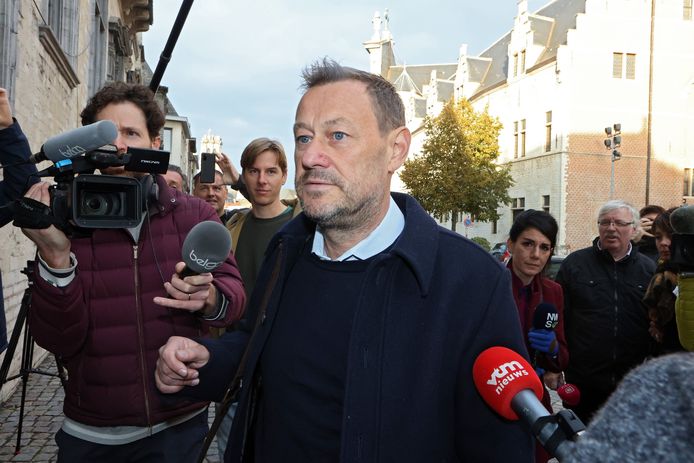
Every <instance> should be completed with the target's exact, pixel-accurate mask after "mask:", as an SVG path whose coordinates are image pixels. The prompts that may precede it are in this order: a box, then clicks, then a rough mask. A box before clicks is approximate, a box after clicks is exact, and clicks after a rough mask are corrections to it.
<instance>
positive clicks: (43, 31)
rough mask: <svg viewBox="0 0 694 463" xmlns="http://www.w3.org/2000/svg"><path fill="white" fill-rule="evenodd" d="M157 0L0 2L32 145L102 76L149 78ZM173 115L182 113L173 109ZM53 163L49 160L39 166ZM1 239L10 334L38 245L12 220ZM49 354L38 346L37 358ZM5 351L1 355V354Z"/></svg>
mask: <svg viewBox="0 0 694 463" xmlns="http://www.w3.org/2000/svg"><path fill="white" fill-rule="evenodd" d="M152 2H153V0H2V1H0V86H1V87H3V88H6V89H8V90H9V94H10V99H11V104H12V107H13V110H14V115H15V117H16V118H17V120H18V121H19V122H20V124H21V126H22V128H23V130H24V132H25V133H26V134H27V137H28V138H29V141H30V144H31V148H32V151H33V152H37V151H38V150H39V149H40V147H41V145H42V143H43V142H44V141H45V140H47V139H48V138H50V137H51V136H54V135H57V134H60V133H61V132H64V131H66V130H69V129H73V128H75V127H78V126H79V125H80V117H79V114H80V111H81V110H82V108H83V107H84V106H85V104H86V102H87V99H88V98H89V97H90V96H91V95H92V94H94V93H95V92H96V90H98V89H99V88H100V87H101V86H102V85H103V84H104V83H105V82H108V81H126V82H136V83H146V76H145V74H144V73H143V71H144V69H145V68H146V64H145V63H144V56H143V48H142V44H141V37H140V34H141V33H142V32H145V31H147V30H148V29H149V27H150V25H151V24H152ZM164 99H165V98H164ZM165 107H166V106H165ZM174 115H175V116H176V117H179V116H178V115H177V114H175V111H174ZM169 119H171V118H167V124H168V123H169V122H170V120H169ZM179 119H181V118H180V117H179ZM175 123H178V124H179V125H181V124H182V123H183V126H184V127H185V129H181V130H188V131H187V132H185V134H184V135H180V134H179V137H188V138H189V128H188V125H187V121H186V120H185V118H183V121H181V120H179V121H175V120H174V121H172V122H171V124H172V125H174V124H175ZM172 139H173V137H172ZM179 145H180V146H181V147H180V148H179V149H180V150H181V152H183V154H182V155H181V154H178V156H179V157H181V156H182V158H183V159H184V160H185V159H188V146H187V145H188V144H187V143H185V144H183V143H179ZM48 166H49V163H47V162H44V163H43V164H42V165H40V166H39V170H40V169H42V168H45V167H48ZM0 172H1V171H0ZM0 243H1V244H0V246H1V247H2V253H1V254H0V270H1V271H2V280H3V293H4V303H5V310H6V317H7V328H8V331H9V332H10V333H11V332H12V329H13V327H14V325H15V320H16V318H17V313H18V310H19V306H20V301H21V298H22V295H23V293H24V289H25V288H26V286H27V281H26V277H25V276H24V275H23V274H22V273H21V272H20V271H21V270H22V269H23V268H24V267H25V265H26V262H27V260H28V259H32V258H33V256H34V252H35V248H34V246H33V244H32V243H31V242H30V241H29V240H28V239H26V238H25V237H24V235H22V233H21V231H20V230H19V229H17V228H14V227H12V226H11V225H7V226H5V227H3V228H2V229H0ZM17 350H18V352H15V355H14V360H13V363H12V367H11V370H10V375H14V374H16V372H17V370H18V368H19V357H20V354H21V342H20V345H19V347H18V349H17ZM44 355H45V352H43V351H42V350H41V349H37V350H36V352H35V354H34V357H35V360H36V361H38V360H39V359H41V358H42V357H43V356H44ZM4 357H5V354H4V353H3V354H0V359H4ZM13 383H14V384H12V383H8V384H7V385H6V387H3V388H2V393H1V394H0V400H4V399H5V398H6V397H7V395H8V394H9V392H10V389H11V388H14V387H15V386H16V382H13Z"/></svg>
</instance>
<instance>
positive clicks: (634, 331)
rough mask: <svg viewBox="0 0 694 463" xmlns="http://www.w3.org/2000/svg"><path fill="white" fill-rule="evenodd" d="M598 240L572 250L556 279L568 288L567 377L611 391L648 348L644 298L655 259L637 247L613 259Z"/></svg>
mask: <svg viewBox="0 0 694 463" xmlns="http://www.w3.org/2000/svg"><path fill="white" fill-rule="evenodd" d="M597 242H598V239H597V238H596V239H595V240H594V241H593V246H592V247H589V248H585V249H581V250H579V251H576V252H573V253H571V254H569V256H567V257H566V259H565V260H564V262H562V265H561V267H560V268H559V273H558V274H557V282H558V283H559V284H560V285H561V286H562V288H563V289H564V315H565V317H566V321H565V324H564V332H565V334H566V340H567V342H568V345H569V354H570V361H569V367H568V369H567V370H566V375H567V380H569V381H572V382H575V383H578V384H584V385H589V386H590V387H591V388H594V389H600V390H603V391H611V390H613V389H614V388H615V387H616V385H617V383H618V382H619V381H620V380H621V379H622V377H623V376H624V375H625V374H626V373H627V372H628V371H629V370H630V369H631V368H633V367H634V366H636V365H638V364H639V363H641V362H642V361H643V360H644V359H645V358H646V356H647V355H648V354H649V352H650V348H651V339H650V335H649V334H648V324H649V321H648V313H647V311H646V308H645V306H644V305H643V303H642V299H643V296H644V293H645V291H646V288H647V287H648V283H649V281H650V279H651V277H652V276H653V272H654V270H655V263H653V261H652V260H651V259H649V258H648V257H646V256H644V255H643V254H640V253H639V252H638V250H637V249H636V248H635V247H634V249H632V251H631V253H630V255H629V256H627V257H626V258H624V259H622V260H620V261H619V262H615V261H614V259H613V258H612V256H611V255H610V254H609V253H608V252H607V251H603V250H600V249H598V246H597Z"/></svg>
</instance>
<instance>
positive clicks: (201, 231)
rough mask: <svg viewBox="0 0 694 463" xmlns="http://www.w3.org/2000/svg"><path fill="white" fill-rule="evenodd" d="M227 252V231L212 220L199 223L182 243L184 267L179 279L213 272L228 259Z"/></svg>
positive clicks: (229, 244)
mask: <svg viewBox="0 0 694 463" xmlns="http://www.w3.org/2000/svg"><path fill="white" fill-rule="evenodd" d="M229 252H231V234H230V233H229V230H227V228H226V227H225V226H224V225H222V224H221V223H219V222H213V221H212V220H206V221H204V222H200V223H199V224H197V225H195V226H194V227H193V228H191V229H190V231H189V232H188V236H186V239H185V241H183V250H182V254H183V262H185V264H186V267H185V268H184V269H183V271H182V272H181V273H180V276H181V278H185V277H187V276H191V275H199V274H200V273H208V272H211V271H213V270H215V269H216V268H217V267H219V266H220V265H222V263H223V262H224V261H225V260H226V258H227V257H229Z"/></svg>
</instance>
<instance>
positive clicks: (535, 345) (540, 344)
mask: <svg viewBox="0 0 694 463" xmlns="http://www.w3.org/2000/svg"><path fill="white" fill-rule="evenodd" d="M558 324H559V311H558V310H557V307H556V306H555V305H554V304H551V303H549V302H541V303H540V304H538V306H537V307H536V308H535V313H534V314H533V327H532V328H531V329H530V331H528V341H529V343H530V347H531V348H532V352H531V357H532V359H533V366H534V367H535V368H536V371H537V374H538V375H542V373H544V370H543V369H542V368H539V367H538V353H543V354H548V355H551V356H555V355H557V354H558V353H559V342H558V341H557V334H556V333H555V332H554V329H555V328H556V327H557V325H558Z"/></svg>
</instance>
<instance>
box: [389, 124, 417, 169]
mask: <svg viewBox="0 0 694 463" xmlns="http://www.w3.org/2000/svg"><path fill="white" fill-rule="evenodd" d="M391 137H392V138H391V139H392V141H391V142H390V146H391V149H392V153H391V155H390V159H389V160H388V173H390V174H392V173H394V172H395V171H396V170H398V169H399V168H400V166H402V164H403V163H404V162H405V159H407V153H408V152H409V151H410V143H411V142H412V134H411V133H410V130H409V129H408V128H407V127H405V126H402V127H398V128H397V129H395V130H393V132H392V133H391Z"/></svg>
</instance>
